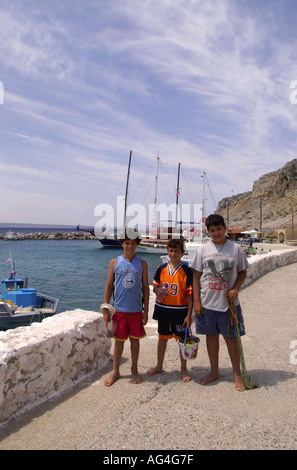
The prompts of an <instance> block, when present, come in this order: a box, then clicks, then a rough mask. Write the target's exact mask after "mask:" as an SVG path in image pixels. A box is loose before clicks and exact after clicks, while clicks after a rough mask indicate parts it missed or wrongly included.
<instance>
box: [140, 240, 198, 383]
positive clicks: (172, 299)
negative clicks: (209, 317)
mask: <svg viewBox="0 0 297 470" xmlns="http://www.w3.org/2000/svg"><path fill="white" fill-rule="evenodd" d="M167 249H168V257H169V262H168V263H165V264H162V265H161V266H159V267H158V269H157V271H156V274H155V276H154V280H153V286H154V292H155V294H156V303H155V308H154V314H153V318H154V319H155V320H158V333H159V341H158V349H157V364H156V366H155V367H153V368H152V369H149V370H148V371H147V375H149V376H152V375H154V374H158V373H160V372H163V362H164V357H165V352H166V348H167V342H168V339H170V338H173V337H174V338H175V339H176V340H177V339H178V338H179V337H180V336H184V335H185V329H186V327H188V328H190V326H191V315H192V307H193V296H192V279H193V275H192V271H191V269H190V268H189V267H188V266H187V265H186V264H184V263H183V262H182V261H181V258H182V256H183V254H184V241H183V239H182V238H181V239H173V238H171V239H170V240H169V241H168V244H167ZM180 362H181V376H182V380H183V382H189V381H190V380H191V377H190V376H189V374H188V371H187V361H186V360H185V359H184V358H183V357H182V355H181V352H180Z"/></svg>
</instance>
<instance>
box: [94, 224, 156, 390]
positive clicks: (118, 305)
mask: <svg viewBox="0 0 297 470" xmlns="http://www.w3.org/2000/svg"><path fill="white" fill-rule="evenodd" d="M140 241H141V238H140V236H139V235H138V233H137V232H136V231H134V230H133V229H131V228H130V229H129V228H126V229H125V231H124V232H123V234H121V236H120V242H121V245H122V247H123V254H122V255H120V256H118V257H117V258H115V259H113V260H111V261H110V264H109V270H108V276H107V282H106V287H105V293H104V303H107V304H108V303H109V302H110V299H111V296H112V294H114V298H115V303H114V307H115V309H116V313H115V314H114V320H115V322H116V331H115V334H114V339H115V346H114V359H113V371H112V373H111V375H110V377H108V379H107V380H105V382H104V384H105V385H106V386H107V387H110V386H111V385H112V384H113V383H114V382H115V381H116V380H117V379H118V378H119V377H120V361H121V357H122V354H123V350H124V342H125V341H126V340H127V339H128V338H129V339H130V345H131V359H132V366H131V373H132V380H133V382H134V383H135V384H138V383H140V382H142V378H141V377H140V376H139V374H138V357H139V340H140V339H141V338H144V337H145V336H146V333H145V329H144V325H146V323H147V320H148V306H149V284H148V267H147V263H146V261H144V260H142V259H141V258H139V257H138V256H135V251H136V248H137V245H138V244H139V243H140ZM103 319H104V320H105V324H106V327H107V324H108V322H109V321H110V313H109V311H108V309H104V311H103Z"/></svg>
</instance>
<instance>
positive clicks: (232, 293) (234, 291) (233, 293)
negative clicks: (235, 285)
mask: <svg viewBox="0 0 297 470" xmlns="http://www.w3.org/2000/svg"><path fill="white" fill-rule="evenodd" d="M226 297H228V299H229V300H230V302H234V301H235V300H236V299H237V297H238V290H237V289H231V290H230V291H229V292H228V294H226Z"/></svg>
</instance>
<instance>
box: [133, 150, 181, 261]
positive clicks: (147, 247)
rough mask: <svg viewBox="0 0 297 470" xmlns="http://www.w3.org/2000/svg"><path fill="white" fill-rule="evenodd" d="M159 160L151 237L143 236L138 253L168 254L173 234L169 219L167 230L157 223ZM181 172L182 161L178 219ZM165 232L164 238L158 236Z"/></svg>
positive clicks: (158, 159) (158, 160)
mask: <svg viewBox="0 0 297 470" xmlns="http://www.w3.org/2000/svg"><path fill="white" fill-rule="evenodd" d="M159 162H160V158H159V156H158V157H157V170H156V178H155V198H154V214H153V221H152V230H151V234H150V236H149V238H143V239H142V240H141V242H140V243H139V245H138V246H137V248H136V252H138V253H148V254H149V253H152V254H160V255H165V254H167V243H168V238H169V237H171V236H172V228H171V227H170V228H169V227H168V223H169V221H168V220H167V221H166V224H167V231H166V232H161V230H160V228H159V229H158V223H157V192H158V172H159ZM179 174H180V163H179V165H178V178H177V190H176V198H177V199H176V219H175V220H177V207H178V195H179ZM161 233H163V236H164V238H158V236H159V237H160V236H161Z"/></svg>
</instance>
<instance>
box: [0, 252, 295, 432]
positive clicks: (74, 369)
mask: <svg viewBox="0 0 297 470" xmlns="http://www.w3.org/2000/svg"><path fill="white" fill-rule="evenodd" d="M249 263H250V266H249V268H248V275H247V279H246V281H245V283H244V286H243V287H246V286H248V285H250V284H251V283H253V282H254V281H256V280H257V279H259V278H260V277H262V276H263V275H265V274H266V273H268V272H270V271H273V270H275V269H277V268H279V267H282V266H286V265H288V264H291V263H297V249H284V250H278V251H272V252H269V253H267V254H262V255H255V256H253V257H251V258H249ZM153 305H154V294H153V292H152V290H151V298H150V313H149V322H148V326H150V327H152V326H154V325H155V326H156V322H154V320H152V311H153ZM111 344H112V341H111V340H110V339H109V338H107V337H106V334H105V325H104V322H103V318H102V315H101V314H100V313H98V312H93V311H86V310H79V309H76V310H73V311H67V312H63V313H60V314H58V315H56V316H54V317H51V318H47V319H46V320H44V321H43V322H42V323H34V324H32V325H31V326H29V327H21V328H17V329H15V330H10V331H7V332H1V333H0V424H5V422H6V421H9V420H11V419H13V418H15V417H17V416H19V415H20V414H22V413H24V412H26V411H27V410H29V409H32V408H34V407H36V406H38V405H40V404H42V403H44V402H45V401H47V400H50V399H52V398H55V397H57V396H59V395H61V394H62V393H64V392H66V391H68V390H70V389H71V388H72V387H74V386H75V385H77V384H78V383H79V382H81V381H82V380H84V379H85V378H86V377H87V376H91V375H92V374H94V373H95V372H98V371H99V370H101V369H103V368H104V367H105V366H106V365H107V364H108V362H109V360H110V359H111V355H110V348H111Z"/></svg>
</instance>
